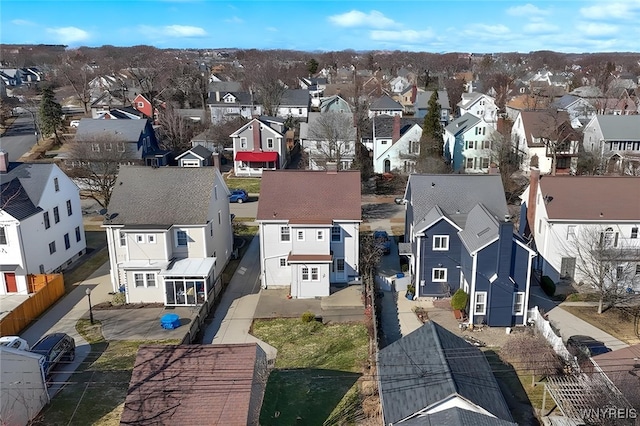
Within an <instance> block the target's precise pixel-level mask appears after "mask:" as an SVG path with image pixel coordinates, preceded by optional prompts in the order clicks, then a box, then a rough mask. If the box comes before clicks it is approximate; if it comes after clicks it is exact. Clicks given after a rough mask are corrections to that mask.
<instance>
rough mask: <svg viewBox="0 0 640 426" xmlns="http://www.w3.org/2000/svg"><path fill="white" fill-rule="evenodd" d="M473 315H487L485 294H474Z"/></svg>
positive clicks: (483, 292)
mask: <svg viewBox="0 0 640 426" xmlns="http://www.w3.org/2000/svg"><path fill="white" fill-rule="evenodd" d="M473 313H474V314H475V315H485V314H486V313H487V292H486V291H478V292H476V300H475V303H474V304H473Z"/></svg>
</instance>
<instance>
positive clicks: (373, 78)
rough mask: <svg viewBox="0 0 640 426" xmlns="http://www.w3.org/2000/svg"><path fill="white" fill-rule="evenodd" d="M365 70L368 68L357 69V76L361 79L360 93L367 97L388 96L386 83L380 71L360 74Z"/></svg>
mask: <svg viewBox="0 0 640 426" xmlns="http://www.w3.org/2000/svg"><path fill="white" fill-rule="evenodd" d="M366 71H368V70H358V77H361V78H362V80H363V81H362V83H361V92H360V93H362V94H363V95H364V96H367V97H372V96H373V97H380V96H388V94H389V91H388V90H387V87H388V84H387V82H386V81H385V80H384V78H383V77H382V75H381V73H379V72H376V73H375V74H374V73H371V74H370V75H362V74H364V73H365V72H366ZM367 74H368V73H367Z"/></svg>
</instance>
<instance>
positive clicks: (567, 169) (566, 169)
mask: <svg viewBox="0 0 640 426" xmlns="http://www.w3.org/2000/svg"><path fill="white" fill-rule="evenodd" d="M511 140H512V141H513V143H514V144H515V145H516V146H517V149H518V154H519V156H520V164H521V166H520V167H521V168H522V169H523V170H529V167H530V166H534V167H538V168H539V169H540V172H541V173H544V174H547V173H554V170H553V169H554V157H555V173H561V174H569V173H572V172H574V171H575V170H576V166H577V163H578V153H579V150H580V136H579V135H578V133H577V132H576V131H575V130H574V129H573V127H572V126H571V123H570V119H569V114H568V113H567V112H566V111H557V110H544V111H522V112H520V114H519V115H518V117H517V118H516V119H515V121H514V123H513V127H512V128H511Z"/></svg>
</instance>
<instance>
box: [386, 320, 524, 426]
mask: <svg viewBox="0 0 640 426" xmlns="http://www.w3.org/2000/svg"><path fill="white" fill-rule="evenodd" d="M378 378H379V379H378V380H379V389H380V400H381V403H382V415H383V417H384V424H385V425H403V426H404V425H438V426H485V425H486V426H489V425H492V426H493V425H495V426H514V425H516V423H514V422H513V419H512V417H511V413H510V412H509V408H508V407H507V403H506V402H505V400H504V397H503V395H502V392H501V391H500V387H499V386H498V383H497V381H496V379H495V377H494V376H493V373H492V371H491V367H490V366H489V363H488V362H487V359H486V358H485V357H484V354H483V353H482V352H481V351H480V350H479V349H478V348H476V347H474V346H472V345H470V344H469V343H467V342H465V341H464V340H463V339H462V338H460V337H458V336H456V335H455V334H453V333H451V332H450V331H448V330H445V329H444V328H443V327H442V326H440V325H439V324H437V323H435V322H433V321H430V322H427V323H425V324H424V325H423V326H422V327H420V328H418V329H417V330H415V331H414V332H412V333H410V334H408V335H406V336H404V337H403V338H401V339H400V340H397V341H395V342H393V343H391V344H390V345H389V346H387V347H385V348H383V349H381V350H380V352H379V353H378Z"/></svg>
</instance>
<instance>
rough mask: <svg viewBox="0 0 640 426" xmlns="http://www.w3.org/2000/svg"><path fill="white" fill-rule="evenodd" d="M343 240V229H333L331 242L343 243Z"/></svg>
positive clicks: (334, 227) (336, 227) (333, 227)
mask: <svg viewBox="0 0 640 426" xmlns="http://www.w3.org/2000/svg"><path fill="white" fill-rule="evenodd" d="M341 240H342V228H340V227H339V226H332V227H331V241H341Z"/></svg>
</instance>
